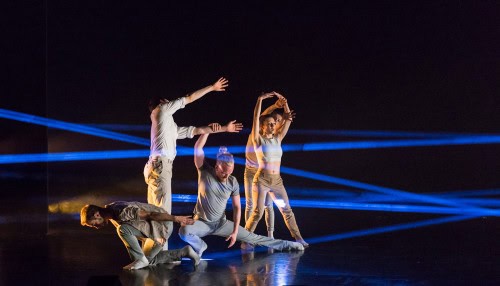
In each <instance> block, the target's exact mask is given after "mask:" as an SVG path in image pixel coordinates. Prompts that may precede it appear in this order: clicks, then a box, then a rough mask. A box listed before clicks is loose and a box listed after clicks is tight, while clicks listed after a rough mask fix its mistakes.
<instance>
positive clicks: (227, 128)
mask: <svg viewBox="0 0 500 286" xmlns="http://www.w3.org/2000/svg"><path fill="white" fill-rule="evenodd" d="M212 124H214V123H212ZM216 124H218V123H216ZM242 129H243V124H242V123H240V122H236V120H232V121H229V122H228V123H227V124H226V125H224V126H220V125H219V128H217V129H215V128H214V127H213V126H212V125H211V124H209V125H208V126H202V127H196V128H195V129H194V131H193V134H194V135H202V134H211V133H220V132H236V133H238V132H240V131H241V130H242Z"/></svg>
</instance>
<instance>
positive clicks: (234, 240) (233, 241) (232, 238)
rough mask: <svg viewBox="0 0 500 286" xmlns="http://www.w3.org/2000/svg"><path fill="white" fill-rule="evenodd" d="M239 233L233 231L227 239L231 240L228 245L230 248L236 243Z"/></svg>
mask: <svg viewBox="0 0 500 286" xmlns="http://www.w3.org/2000/svg"><path fill="white" fill-rule="evenodd" d="M237 235H238V233H235V232H233V233H231V234H230V235H229V236H228V237H227V238H226V241H228V240H229V245H228V246H227V248H230V247H231V246H233V245H234V244H235V243H236V236H237Z"/></svg>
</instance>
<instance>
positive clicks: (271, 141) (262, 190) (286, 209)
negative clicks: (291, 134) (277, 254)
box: [245, 92, 309, 247]
mask: <svg viewBox="0 0 500 286" xmlns="http://www.w3.org/2000/svg"><path fill="white" fill-rule="evenodd" d="M273 96H277V97H278V98H284V97H283V96H282V95H281V94H279V93H277V92H271V93H266V94H263V95H261V96H259V98H258V99H257V104H256V105H255V109H254V118H253V125H252V134H253V136H252V140H253V144H254V148H255V153H256V154H257V160H258V162H259V169H258V171H257V173H256V174H255V177H254V180H253V184H254V188H253V190H252V192H253V196H252V197H253V212H252V215H251V216H250V219H249V220H248V221H247V222H246V225H245V228H246V229H247V230H249V231H251V232H253V231H254V230H255V228H256V227H257V224H258V222H259V221H260V219H261V218H262V215H263V213H264V207H265V200H266V195H268V194H269V195H270V196H271V198H272V199H273V201H274V202H275V203H276V205H277V206H278V208H279V210H280V212H281V214H282V215H283V218H284V220H285V224H286V226H287V227H288V230H289V231H290V234H291V235H292V237H293V238H294V239H295V241H297V242H299V243H301V244H302V245H303V246H304V247H308V246H309V244H308V243H307V242H305V241H304V239H303V238H302V235H301V234H300V231H299V227H298V226H297V222H296V221H295V215H294V214H293V211H292V208H291V207H290V202H289V200H288V195H287V193H286V190H285V187H284V186H283V180H282V179H281V176H280V166H281V156H282V155H283V150H282V149H281V141H282V140H283V138H284V137H285V135H286V133H287V132H288V129H289V128H290V124H291V122H292V111H291V110H290V108H289V106H288V103H285V106H284V109H285V113H283V115H284V116H283V119H284V120H285V122H284V124H283V126H282V127H281V129H280V130H276V132H275V128H276V121H275V119H274V117H273V116H272V115H270V114H269V115H263V116H260V117H259V115H260V112H261V108H262V101H263V100H264V99H266V98H271V97H273Z"/></svg>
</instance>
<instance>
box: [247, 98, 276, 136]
mask: <svg viewBox="0 0 500 286" xmlns="http://www.w3.org/2000/svg"><path fill="white" fill-rule="evenodd" d="M273 96H274V93H264V94H263V95H261V96H259V97H258V98H257V104H256V105H255V108H254V110H253V124H252V133H251V136H252V140H253V142H254V144H256V145H260V142H259V129H260V123H259V117H260V111H261V109H262V101H263V100H264V99H266V98H270V97H273Z"/></svg>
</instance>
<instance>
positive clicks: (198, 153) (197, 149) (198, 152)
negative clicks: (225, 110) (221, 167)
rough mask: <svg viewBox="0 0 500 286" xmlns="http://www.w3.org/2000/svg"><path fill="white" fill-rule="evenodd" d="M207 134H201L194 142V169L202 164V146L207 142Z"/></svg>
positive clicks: (203, 158)
mask: <svg viewBox="0 0 500 286" xmlns="http://www.w3.org/2000/svg"><path fill="white" fill-rule="evenodd" d="M207 138H208V134H203V135H201V136H200V137H199V138H198V140H196V143H195V144H194V165H195V166H196V169H199V168H201V166H203V160H205V152H204V151H203V147H204V146H205V143H207Z"/></svg>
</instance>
